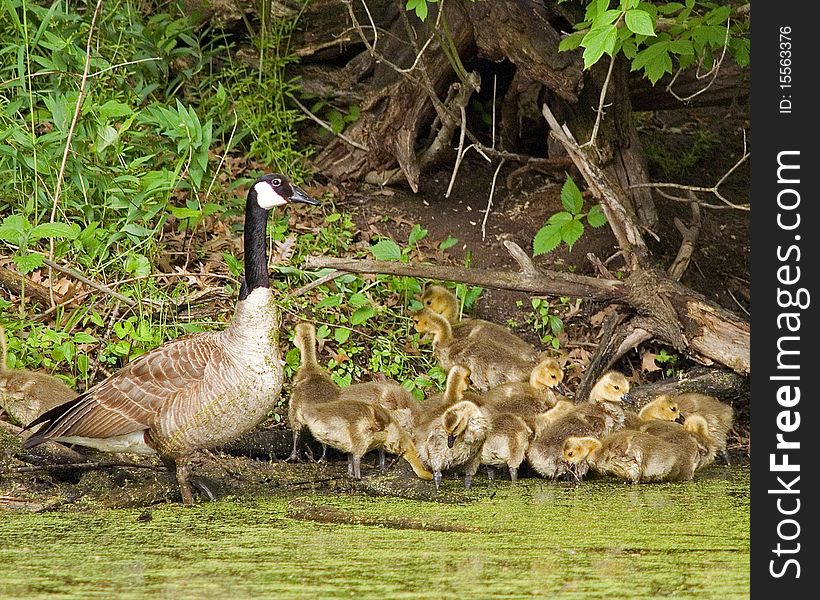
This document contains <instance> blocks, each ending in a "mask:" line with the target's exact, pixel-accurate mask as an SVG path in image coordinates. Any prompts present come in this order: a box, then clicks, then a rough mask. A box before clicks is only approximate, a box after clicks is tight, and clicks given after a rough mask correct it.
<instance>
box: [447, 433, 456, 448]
mask: <svg viewBox="0 0 820 600" xmlns="http://www.w3.org/2000/svg"><path fill="white" fill-rule="evenodd" d="M455 443H456V436H454V435H448V436H447V447H448V448H452V447H453V444H455Z"/></svg>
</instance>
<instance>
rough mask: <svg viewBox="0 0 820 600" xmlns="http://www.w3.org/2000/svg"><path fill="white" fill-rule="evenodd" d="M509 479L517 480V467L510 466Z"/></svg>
mask: <svg viewBox="0 0 820 600" xmlns="http://www.w3.org/2000/svg"><path fill="white" fill-rule="evenodd" d="M510 481H518V467H510Z"/></svg>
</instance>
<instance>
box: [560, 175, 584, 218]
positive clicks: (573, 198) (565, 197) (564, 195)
mask: <svg viewBox="0 0 820 600" xmlns="http://www.w3.org/2000/svg"><path fill="white" fill-rule="evenodd" d="M561 204H563V205H564V208H566V209H567V212H569V213H570V214H571V215H577V214H578V213H579V212H581V209H582V208H583V207H584V197H583V196H582V195H581V190H579V189H578V186H577V185H575V181H573V179H572V177H570V176H569V175H567V180H566V181H565V182H564V185H563V187H562V188H561Z"/></svg>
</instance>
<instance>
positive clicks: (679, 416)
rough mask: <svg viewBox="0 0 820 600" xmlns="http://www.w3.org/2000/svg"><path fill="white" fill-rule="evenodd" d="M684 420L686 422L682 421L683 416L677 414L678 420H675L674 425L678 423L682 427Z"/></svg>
mask: <svg viewBox="0 0 820 600" xmlns="http://www.w3.org/2000/svg"><path fill="white" fill-rule="evenodd" d="M685 420H686V419H684V418H683V415H681V414H678V418H677V419H675V423H680V424H681V425H683V422H684V421H685Z"/></svg>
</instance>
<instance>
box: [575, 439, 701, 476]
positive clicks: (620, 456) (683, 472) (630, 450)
mask: <svg viewBox="0 0 820 600" xmlns="http://www.w3.org/2000/svg"><path fill="white" fill-rule="evenodd" d="M563 458H564V460H565V461H566V462H568V463H569V464H572V465H574V466H576V467H578V466H580V465H582V464H584V463H586V464H587V465H589V466H590V467H591V468H593V469H595V470H596V471H598V472H599V473H606V474H611V475H615V476H616V477H620V478H622V479H626V480H628V481H631V482H632V483H641V482H649V481H689V480H691V479H692V477H693V475H694V468H693V467H692V460H693V459H692V451H691V448H688V447H684V446H679V445H677V444H675V443H672V442H669V441H667V440H664V439H662V438H659V437H657V436H654V435H652V434H649V433H646V432H643V431H637V430H634V429H623V430H621V431H616V432H614V433H611V434H609V435H608V436H606V437H604V438H603V439H601V440H599V439H598V438H595V437H580V438H579V437H570V438H567V439H566V440H565V441H564V445H563Z"/></svg>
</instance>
